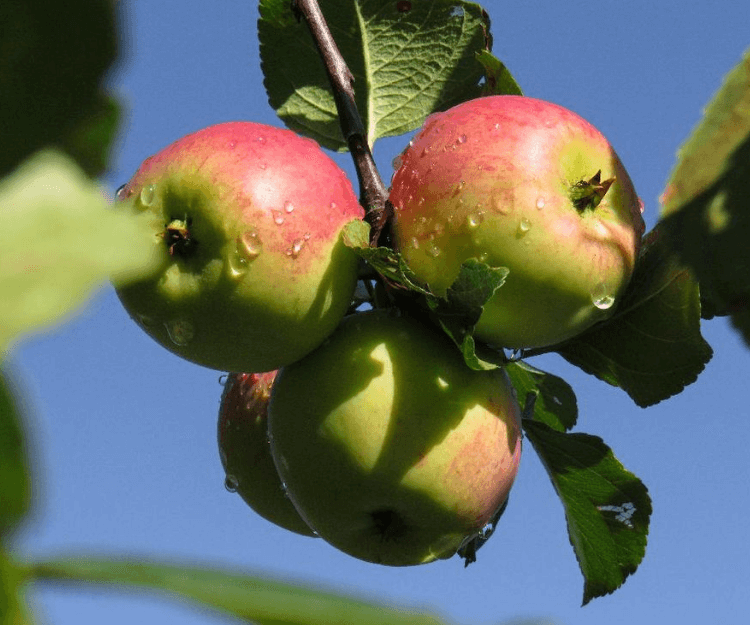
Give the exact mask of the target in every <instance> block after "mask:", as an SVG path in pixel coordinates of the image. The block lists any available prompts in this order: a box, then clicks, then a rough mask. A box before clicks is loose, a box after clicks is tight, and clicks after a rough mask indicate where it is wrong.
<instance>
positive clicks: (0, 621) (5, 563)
mask: <svg viewBox="0 0 750 625" xmlns="http://www.w3.org/2000/svg"><path fill="white" fill-rule="evenodd" d="M2 546H3V545H2V542H0V625H30V624H31V623H32V619H31V616H30V615H29V612H28V610H27V608H26V602H25V598H24V592H23V591H24V585H23V582H24V581H25V579H24V570H23V569H22V568H21V567H19V566H18V565H17V564H16V563H15V562H14V561H13V560H12V559H11V558H10V556H9V555H8V554H7V553H5V552H4V551H3V549H2Z"/></svg>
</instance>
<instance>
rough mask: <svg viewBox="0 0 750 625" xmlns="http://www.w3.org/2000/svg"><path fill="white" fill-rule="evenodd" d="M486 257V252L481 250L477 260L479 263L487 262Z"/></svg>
mask: <svg viewBox="0 0 750 625" xmlns="http://www.w3.org/2000/svg"><path fill="white" fill-rule="evenodd" d="M487 258H488V254H487V252H482V253H481V254H480V255H479V256H477V260H478V261H479V262H480V263H486V262H487Z"/></svg>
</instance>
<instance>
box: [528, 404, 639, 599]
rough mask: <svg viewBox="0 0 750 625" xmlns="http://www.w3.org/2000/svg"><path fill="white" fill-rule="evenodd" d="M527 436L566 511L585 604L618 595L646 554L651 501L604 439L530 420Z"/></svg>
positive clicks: (636, 479) (569, 534)
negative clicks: (582, 584)
mask: <svg viewBox="0 0 750 625" xmlns="http://www.w3.org/2000/svg"><path fill="white" fill-rule="evenodd" d="M523 427H524V432H525V433H526V436H527V437H528V439H529V440H530V441H531V444H532V445H533V446H534V449H535V450H536V452H537V453H538V454H539V457H540V458H541V460H542V463H543V464H544V468H545V469H546V470H547V473H548V474H549V477H550V479H551V480H552V484H553V486H554V487H555V491H556V492H557V495H558V496H559V497H560V500H561V501H562V504H563V508H564V509H565V519H566V521H567V524H568V536H569V538H570V543H571V545H572V546H573V550H574V552H575V554H576V558H577V559H578V564H579V566H580V568H581V573H583V577H584V589H583V603H584V605H585V604H586V603H588V602H589V601H591V600H592V599H594V598H596V597H601V596H603V595H606V594H609V593H611V592H614V591H615V590H617V589H618V588H619V587H620V586H621V585H622V584H623V582H624V581H625V579H626V578H627V577H628V576H629V575H630V574H632V573H634V572H635V570H636V568H637V567H638V565H639V564H640V562H641V560H642V559H643V556H644V555H645V553H646V539H647V536H648V526H649V519H650V516H651V499H650V497H649V496H648V491H647V490H646V487H645V486H644V485H643V483H642V482H641V481H640V480H639V479H638V478H637V477H636V476H635V475H633V474H632V473H630V472H629V471H628V470H626V469H625V467H623V466H622V464H621V463H620V461H619V460H617V458H615V456H614V454H613V453H612V450H611V449H610V448H609V447H607V445H606V444H605V443H604V442H603V441H602V439H601V438H598V437H596V436H591V435H590V434H581V433H575V434H567V433H564V432H560V431H557V430H555V429H553V428H551V427H550V426H548V425H546V424H545V423H542V422H540V421H536V420H529V419H524V422H523Z"/></svg>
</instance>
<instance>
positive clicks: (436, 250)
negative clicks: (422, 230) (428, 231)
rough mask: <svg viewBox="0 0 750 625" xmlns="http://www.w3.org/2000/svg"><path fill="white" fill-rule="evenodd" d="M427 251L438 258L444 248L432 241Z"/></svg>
mask: <svg viewBox="0 0 750 625" xmlns="http://www.w3.org/2000/svg"><path fill="white" fill-rule="evenodd" d="M427 253H428V254H429V255H430V256H432V257H433V258H437V257H438V256H440V254H441V253H442V250H441V249H440V248H439V247H438V245H437V244H436V243H435V242H434V241H430V242H429V243H428V244H427Z"/></svg>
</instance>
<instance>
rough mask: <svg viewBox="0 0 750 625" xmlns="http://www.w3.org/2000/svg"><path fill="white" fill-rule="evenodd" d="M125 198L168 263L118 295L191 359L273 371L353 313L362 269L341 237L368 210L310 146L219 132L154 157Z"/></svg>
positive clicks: (251, 129) (253, 131)
mask: <svg viewBox="0 0 750 625" xmlns="http://www.w3.org/2000/svg"><path fill="white" fill-rule="evenodd" d="M118 200H119V202H118V204H120V205H124V206H127V207H129V208H130V209H132V210H134V211H135V212H137V213H140V214H141V215H142V217H143V218H144V219H147V220H149V223H151V224H152V226H153V232H154V245H155V246H157V247H158V248H159V249H160V250H161V253H162V255H163V259H164V264H163V268H162V271H161V272H159V273H157V274H156V275H155V276H154V277H152V278H150V279H148V280H145V281H142V282H139V283H135V284H132V285H130V286H128V287H125V288H123V289H120V290H119V291H118V295H119V296H120V299H121V300H122V302H123V304H124V305H125V308H126V309H127V310H128V312H129V313H130V315H131V316H132V317H133V318H134V319H135V320H136V321H137V323H138V324H139V325H140V326H141V327H142V328H143V329H144V330H145V331H146V332H147V333H148V334H149V335H150V336H151V337H152V338H154V339H155V340H157V341H158V342H160V343H161V344H162V345H164V346H165V347H167V348H168V349H170V350H171V351H173V352H175V353H176V354H179V355H180V356H182V357H184V358H186V359H188V360H191V361H193V362H196V363H198V364H201V365H204V366H206V367H211V368H214V369H220V370H223V371H271V370H273V369H277V368H278V367H280V366H282V365H285V364H287V363H290V362H293V361H295V360H298V359H299V358H301V357H302V356H303V355H305V354H306V353H308V352H309V351H311V350H312V349H314V348H315V347H316V346H317V345H319V344H320V343H321V342H322V341H323V340H324V339H325V338H326V337H327V336H328V335H329V334H330V333H331V332H332V331H333V329H334V328H335V327H336V325H337V324H338V323H339V321H340V320H341V318H342V317H343V316H344V314H345V313H346V310H347V308H348V306H349V303H350V301H351V296H352V293H353V291H354V287H355V284H356V271H357V263H358V261H357V257H356V256H355V254H354V253H353V252H352V251H351V250H350V249H349V248H347V247H346V246H345V245H344V243H343V242H342V241H341V237H340V233H341V229H342V228H343V226H344V225H345V224H346V223H348V222H349V221H351V220H353V219H361V218H362V217H363V214H364V212H363V210H362V208H361V207H360V206H359V203H358V201H357V198H356V196H355V195H354V192H353V190H352V187H351V183H350V182H349V180H348V179H347V177H346V175H345V174H344V172H343V171H342V170H341V169H339V167H338V166H337V165H336V164H335V163H334V162H333V161H332V160H331V159H330V158H329V157H328V156H326V155H325V154H324V153H323V151H322V150H321V149H320V147H319V146H318V145H317V143H315V142H314V141H312V140H311V139H306V138H303V137H300V136H298V135H296V134H294V133H293V132H291V131H289V130H284V129H280V128H273V127H270V126H265V125H262V124H256V123H252V122H230V123H224V124H218V125H216V126H211V127H208V128H205V129H204V130H201V131H198V132H196V133H193V134H190V135H187V136H186V137H183V138H182V139H180V140H178V141H177V142H175V143H173V144H172V145H170V146H168V147H167V148H165V149H164V150H162V151H161V152H159V153H158V154H156V155H155V156H152V157H151V158H149V159H146V160H145V161H144V162H143V164H142V165H141V167H140V169H139V170H138V171H137V172H136V174H135V176H134V177H133V179H132V180H131V181H130V182H129V183H128V184H127V185H126V186H125V187H123V188H122V189H121V190H120V192H118Z"/></svg>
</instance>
